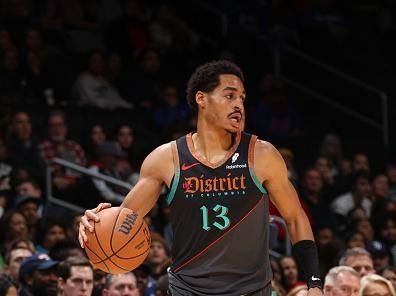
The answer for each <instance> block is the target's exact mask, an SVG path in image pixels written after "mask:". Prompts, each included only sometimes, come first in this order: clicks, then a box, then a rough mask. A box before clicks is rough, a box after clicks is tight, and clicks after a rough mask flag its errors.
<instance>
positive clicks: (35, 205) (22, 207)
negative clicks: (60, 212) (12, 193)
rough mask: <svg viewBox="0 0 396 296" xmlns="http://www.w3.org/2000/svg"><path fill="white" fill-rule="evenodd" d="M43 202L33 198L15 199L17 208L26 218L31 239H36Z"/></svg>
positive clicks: (21, 197)
mask: <svg viewBox="0 0 396 296" xmlns="http://www.w3.org/2000/svg"><path fill="white" fill-rule="evenodd" d="M40 203H41V200H40V199H39V198H37V197H33V196H23V195H21V196H17V197H16V199H15V208H17V209H18V210H19V211H21V213H22V214H23V215H24V216H25V219H26V223H27V226H28V231H29V238H30V239H33V238H34V237H35V233H36V229H37V225H38V223H39V220H40V214H39V207H40Z"/></svg>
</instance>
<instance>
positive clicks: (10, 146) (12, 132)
mask: <svg viewBox="0 0 396 296" xmlns="http://www.w3.org/2000/svg"><path fill="white" fill-rule="evenodd" d="M7 151H8V153H7V154H8V159H9V162H10V164H11V165H12V166H13V167H14V169H16V170H26V171H27V173H26V174H29V175H32V176H34V177H35V178H41V177H42V176H44V163H43V161H42V159H41V157H40V152H39V149H38V142H37V140H36V139H35V137H34V135H33V128H32V123H31V119H30V115H29V114H28V113H26V112H23V111H17V112H15V113H14V114H13V115H12V117H11V122H10V124H9V129H8V138H7Z"/></svg>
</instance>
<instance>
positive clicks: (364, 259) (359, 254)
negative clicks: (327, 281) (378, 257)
mask: <svg viewBox="0 0 396 296" xmlns="http://www.w3.org/2000/svg"><path fill="white" fill-rule="evenodd" d="M339 265H340V266H349V267H352V268H353V269H354V270H356V271H357V272H358V273H359V275H360V277H361V278H362V277H363V276H365V275H368V274H373V273H375V269H374V263H373V259H372V257H371V254H370V253H369V252H368V251H367V250H365V249H363V248H353V249H347V250H346V251H345V253H344V254H343V255H342V257H341V258H340V261H339Z"/></svg>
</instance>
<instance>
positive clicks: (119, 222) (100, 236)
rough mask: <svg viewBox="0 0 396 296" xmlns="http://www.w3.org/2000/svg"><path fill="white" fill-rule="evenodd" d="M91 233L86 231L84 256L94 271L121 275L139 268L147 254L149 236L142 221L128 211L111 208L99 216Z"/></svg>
mask: <svg viewBox="0 0 396 296" xmlns="http://www.w3.org/2000/svg"><path fill="white" fill-rule="evenodd" d="M98 216H99V218H100V221H99V222H98V223H94V231H93V232H89V231H87V232H86V234H87V237H88V241H87V242H86V243H85V252H86V253H87V256H88V258H89V260H90V261H91V263H92V264H93V266H94V267H96V268H98V269H100V270H103V271H104V272H107V273H112V274H120V273H125V272H128V271H131V270H133V269H135V268H136V267H138V266H139V265H140V264H142V263H143V261H144V260H145V259H146V257H147V255H148V252H149V251H150V244H151V236H150V231H149V228H148V226H147V224H146V222H145V221H144V220H143V217H140V216H138V214H137V213H135V212H134V211H132V210H130V209H128V208H122V209H121V208H120V207H112V208H108V209H104V210H102V211H100V212H99V213H98Z"/></svg>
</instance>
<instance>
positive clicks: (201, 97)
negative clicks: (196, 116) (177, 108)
mask: <svg viewBox="0 0 396 296" xmlns="http://www.w3.org/2000/svg"><path fill="white" fill-rule="evenodd" d="M195 102H196V103H197V105H198V108H200V107H205V104H206V94H205V93H204V92H202V91H198V92H197V93H196V94H195Z"/></svg>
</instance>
